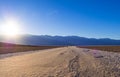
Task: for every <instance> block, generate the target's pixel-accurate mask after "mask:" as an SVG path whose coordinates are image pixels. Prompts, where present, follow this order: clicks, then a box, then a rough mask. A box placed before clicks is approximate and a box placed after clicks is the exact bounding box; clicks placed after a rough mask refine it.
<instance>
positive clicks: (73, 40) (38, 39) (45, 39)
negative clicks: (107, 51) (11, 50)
mask: <svg viewBox="0 0 120 77" xmlns="http://www.w3.org/2000/svg"><path fill="white" fill-rule="evenodd" d="M0 42H7V43H14V44H22V45H35V46H41V45H44V46H46V45H58V46H59V45H60V46H64V45H65V46H68V45H71V46H74V45H75V46H81V45H82V46H84V45H120V40H115V39H110V38H100V39H96V38H85V37H79V36H50V35H39V36H37V35H21V36H20V38H14V39H10V38H7V39H4V38H3V37H2V36H1V37H0Z"/></svg>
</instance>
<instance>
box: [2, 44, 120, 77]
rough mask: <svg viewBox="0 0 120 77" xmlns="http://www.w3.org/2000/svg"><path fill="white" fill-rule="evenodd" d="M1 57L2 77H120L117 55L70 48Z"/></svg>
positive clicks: (118, 56)
mask: <svg viewBox="0 0 120 77" xmlns="http://www.w3.org/2000/svg"><path fill="white" fill-rule="evenodd" d="M6 55H12V56H6ZM0 56H1V58H0V77H120V53H115V52H107V51H101V50H93V49H86V48H79V47H76V46H68V47H60V48H53V49H46V50H36V51H31V52H18V53H9V54H1V55H0Z"/></svg>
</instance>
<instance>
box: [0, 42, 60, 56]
mask: <svg viewBox="0 0 120 77" xmlns="http://www.w3.org/2000/svg"><path fill="white" fill-rule="evenodd" d="M56 47H58V46H30V45H15V44H8V43H0V54H5V53H14V52H24V51H33V50H42V49H50V48H56Z"/></svg>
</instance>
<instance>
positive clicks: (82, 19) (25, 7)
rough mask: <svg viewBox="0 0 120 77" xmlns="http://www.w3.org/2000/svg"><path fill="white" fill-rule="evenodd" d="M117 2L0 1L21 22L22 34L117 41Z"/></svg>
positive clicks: (1, 14)
mask: <svg viewBox="0 0 120 77" xmlns="http://www.w3.org/2000/svg"><path fill="white" fill-rule="evenodd" d="M119 3H120V1H119V0H0V21H2V20H3V17H4V15H5V14H6V13H7V14H9V15H11V16H13V17H15V18H17V19H19V21H20V22H21V26H22V28H23V31H22V32H21V33H23V34H34V35H62V36H65V35H67V36H69V35H77V36H82V37H90V38H91V37H92V38H113V39H120V4H119Z"/></svg>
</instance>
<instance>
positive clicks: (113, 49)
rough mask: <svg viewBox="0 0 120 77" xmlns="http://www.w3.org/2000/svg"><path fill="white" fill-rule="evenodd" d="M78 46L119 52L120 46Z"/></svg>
mask: <svg viewBox="0 0 120 77" xmlns="http://www.w3.org/2000/svg"><path fill="white" fill-rule="evenodd" d="M79 47H81V48H89V49H95V50H102V51H111V52H120V46H79Z"/></svg>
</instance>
